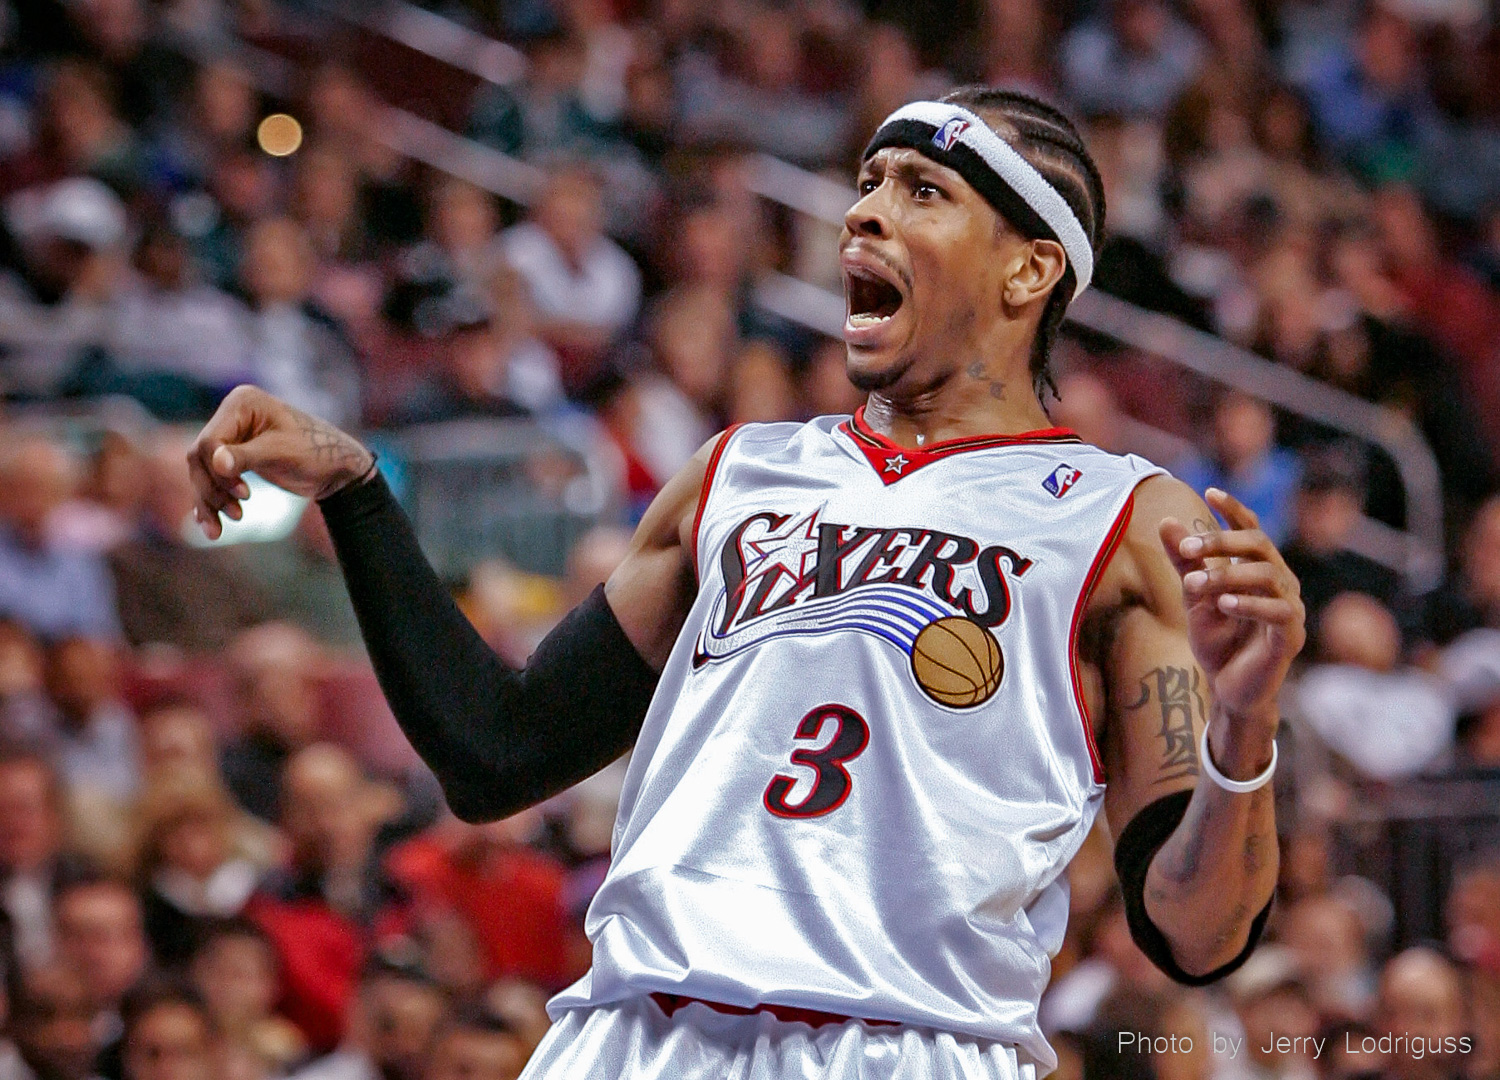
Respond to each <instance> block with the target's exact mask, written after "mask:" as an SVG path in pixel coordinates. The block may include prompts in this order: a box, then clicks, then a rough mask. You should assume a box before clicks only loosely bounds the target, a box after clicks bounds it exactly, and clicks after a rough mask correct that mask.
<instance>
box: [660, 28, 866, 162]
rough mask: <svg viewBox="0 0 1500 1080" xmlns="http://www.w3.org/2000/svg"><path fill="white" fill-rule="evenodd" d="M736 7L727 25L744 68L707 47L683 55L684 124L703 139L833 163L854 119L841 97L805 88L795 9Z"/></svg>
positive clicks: (800, 159) (680, 75)
mask: <svg viewBox="0 0 1500 1080" xmlns="http://www.w3.org/2000/svg"><path fill="white" fill-rule="evenodd" d="M730 10H731V11H733V12H734V14H735V15H737V16H738V18H737V20H736V21H735V22H734V23H732V24H731V25H729V26H728V27H726V29H727V31H728V33H729V35H730V36H731V42H732V45H733V47H734V49H735V51H736V52H737V53H738V54H739V55H740V56H742V57H743V58H744V62H743V65H742V67H741V71H742V72H743V74H740V73H739V72H735V71H733V70H732V69H728V65H726V64H721V63H717V62H715V59H714V58H713V57H710V56H709V55H707V54H705V53H701V52H695V53H689V54H687V55H686V56H684V57H683V58H682V59H681V60H680V61H679V63H678V67H677V77H678V83H679V87H680V90H679V98H680V101H681V123H682V125H683V128H684V129H685V131H686V132H687V133H688V134H689V135H690V136H692V137H695V138H698V139H702V140H720V141H727V142H732V143H738V144H741V145H745V146H753V147H755V148H756V149H758V150H765V151H766V152H768V153H772V154H776V155H777V156H778V157H784V158H788V159H790V160H792V161H795V162H798V163H799V164H803V165H808V166H819V165H824V164H827V163H828V162H829V161H830V160H832V158H833V157H834V156H835V155H836V154H837V152H838V150H839V147H840V146H842V145H843V143H844V142H845V138H844V131H845V128H846V125H847V123H848V119H847V117H846V116H845V114H844V112H843V110H842V109H840V108H839V107H838V105H837V104H836V103H835V102H832V101H829V100H827V99H826V98H822V97H820V96H818V95H815V94H812V93H808V92H807V91H806V90H805V89H804V82H803V79H804V57H803V51H802V42H801V40H800V39H799V34H798V30H797V22H796V17H795V14H794V13H793V12H792V11H790V10H787V9H782V8H776V7H772V6H770V5H764V6H753V7H751V6H747V7H745V8H741V9H737V10H736V9H730ZM726 21H727V20H726ZM727 69H728V70H727Z"/></svg>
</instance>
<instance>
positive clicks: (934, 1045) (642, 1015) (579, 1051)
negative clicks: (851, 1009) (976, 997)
mask: <svg viewBox="0 0 1500 1080" xmlns="http://www.w3.org/2000/svg"><path fill="white" fill-rule="evenodd" d="M521 1080H1036V1066H1035V1065H1032V1064H1029V1063H1028V1064H1021V1063H1019V1062H1018V1061H1017V1059H1016V1052H1015V1049H1014V1048H1013V1047H1010V1046H1008V1045H1006V1044H1004V1043H997V1042H991V1041H988V1040H981V1039H973V1038H969V1037H967V1036H963V1035H953V1034H949V1033H947V1032H940V1031H932V1030H930V1029H927V1028H915V1027H905V1026H896V1025H892V1026H886V1025H879V1026H876V1025H871V1024H866V1023H863V1022H861V1021H859V1020H848V1021H845V1022H844V1023H827V1024H821V1025H819V1026H817V1027H813V1026H811V1025H809V1024H807V1023H803V1022H801V1021H785V1020H778V1019H777V1018H776V1017H774V1016H772V1015H770V1014H769V1013H765V1012H755V1013H750V1014H748V1015H743V1016H741V1015H730V1014H726V1013H721V1012H718V1011H716V1010H714V1009H712V1008H710V1007H709V1006H708V1005H705V1004H703V1003H702V1002H691V1003H689V1004H686V1005H683V1006H682V1007H680V1008H678V1009H676V1010H675V1011H673V1013H672V1015H670V1016H668V1015H667V1013H666V1012H664V1011H663V1010H662V1009H661V1007H660V1006H658V1005H657V1003H656V1002H655V1001H653V1000H652V999H651V998H649V997H643V998H633V999H631V1000H629V1001H622V1002H618V1003H616V1004H613V1005H606V1006H602V1007H599V1008H594V1009H571V1010H569V1011H568V1012H566V1013H565V1014H564V1015H563V1016H562V1018H561V1019H559V1020H558V1021H557V1023H555V1024H553V1025H552V1029H551V1030H550V1031H549V1032H548V1033H547V1037H546V1038H545V1039H543V1040H542V1044H541V1046H539V1047H537V1051H536V1053H535V1054H534V1055H532V1058H531V1063H530V1064H529V1065H528V1066H527V1067H526V1071H525V1072H524V1073H522V1074H521Z"/></svg>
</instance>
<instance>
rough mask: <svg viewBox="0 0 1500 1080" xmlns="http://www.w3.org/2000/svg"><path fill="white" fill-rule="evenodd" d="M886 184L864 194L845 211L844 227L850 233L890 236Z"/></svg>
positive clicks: (851, 234) (852, 234)
mask: <svg viewBox="0 0 1500 1080" xmlns="http://www.w3.org/2000/svg"><path fill="white" fill-rule="evenodd" d="M885 189H886V185H885V184H881V185H880V186H879V187H878V188H876V189H875V190H874V191H872V192H870V193H869V194H868V195H864V196H862V197H861V198H860V200H859V201H858V202H856V203H855V204H854V205H853V206H851V207H849V209H848V210H847V211H846V212H845V213H844V228H845V230H846V231H847V232H848V235H850V236H851V237H852V236H870V237H888V236H890V235H891V223H890V218H889V216H888V215H887V213H886V210H887V207H886V199H885V194H884V192H885Z"/></svg>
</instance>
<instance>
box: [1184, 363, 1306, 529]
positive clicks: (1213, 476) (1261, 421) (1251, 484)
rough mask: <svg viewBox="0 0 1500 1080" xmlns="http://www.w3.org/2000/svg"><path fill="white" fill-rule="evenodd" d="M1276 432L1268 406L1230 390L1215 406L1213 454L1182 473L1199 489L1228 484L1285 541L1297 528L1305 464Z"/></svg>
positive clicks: (1228, 487)
mask: <svg viewBox="0 0 1500 1080" xmlns="http://www.w3.org/2000/svg"><path fill="white" fill-rule="evenodd" d="M1275 431H1276V424H1275V419H1274V418H1273V417H1272V415H1271V409H1270V407H1269V406H1268V405H1266V404H1265V403H1264V402H1262V401H1259V400H1257V399H1255V398H1252V397H1248V396H1247V395H1244V394H1240V393H1237V392H1234V391H1230V392H1227V393H1225V394H1224V395H1223V397H1221V398H1220V399H1219V402H1218V404H1217V405H1216V406H1215V408H1214V417H1213V439H1214V444H1213V456H1212V457H1211V458H1209V459H1206V460H1203V459H1200V460H1197V461H1192V462H1189V463H1187V464H1186V465H1184V466H1179V468H1178V469H1177V475H1178V476H1179V477H1180V478H1181V479H1182V481H1183V482H1184V483H1186V484H1187V485H1188V486H1189V487H1191V488H1192V489H1193V490H1194V491H1197V492H1202V491H1204V490H1206V489H1207V488H1210V487H1218V488H1223V489H1224V490H1225V491H1227V492H1229V493H1230V494H1231V495H1233V496H1234V497H1235V498H1237V499H1239V500H1240V501H1241V502H1242V503H1244V504H1245V505H1246V506H1248V507H1249V508H1250V509H1251V510H1253V511H1255V514H1256V516H1257V517H1258V518H1260V527H1261V528H1262V529H1263V530H1265V533H1266V535H1267V536H1269V537H1270V538H1271V540H1272V541H1273V542H1275V543H1280V542H1281V541H1282V540H1284V539H1285V538H1286V536H1287V534H1288V533H1289V532H1290V531H1291V509H1292V495H1293V493H1294V492H1295V491H1296V490H1297V475H1298V472H1299V465H1298V462H1297V457H1296V455H1295V454H1292V453H1291V452H1289V451H1287V450H1283V449H1281V448H1280V447H1278V446H1276V445H1275V443H1274V442H1273V436H1274V435H1275Z"/></svg>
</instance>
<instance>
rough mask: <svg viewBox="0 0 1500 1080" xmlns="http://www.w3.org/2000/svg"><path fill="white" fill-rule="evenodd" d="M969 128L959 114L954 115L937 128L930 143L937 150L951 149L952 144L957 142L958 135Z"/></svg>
mask: <svg viewBox="0 0 1500 1080" xmlns="http://www.w3.org/2000/svg"><path fill="white" fill-rule="evenodd" d="M968 128H969V122H968V121H967V120H965V119H964V118H963V117H961V116H955V117H954V118H953V119H952V120H949V121H948V122H947V123H946V124H944V125H943V126H942V127H940V128H938V129H937V131H936V132H935V133H934V134H933V136H932V144H933V145H934V146H936V147H937V148H938V149H939V150H952V149H953V144H954V143H956V142H958V137H959V136H960V135H962V134H963V133H964V132H965V131H967V130H968Z"/></svg>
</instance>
